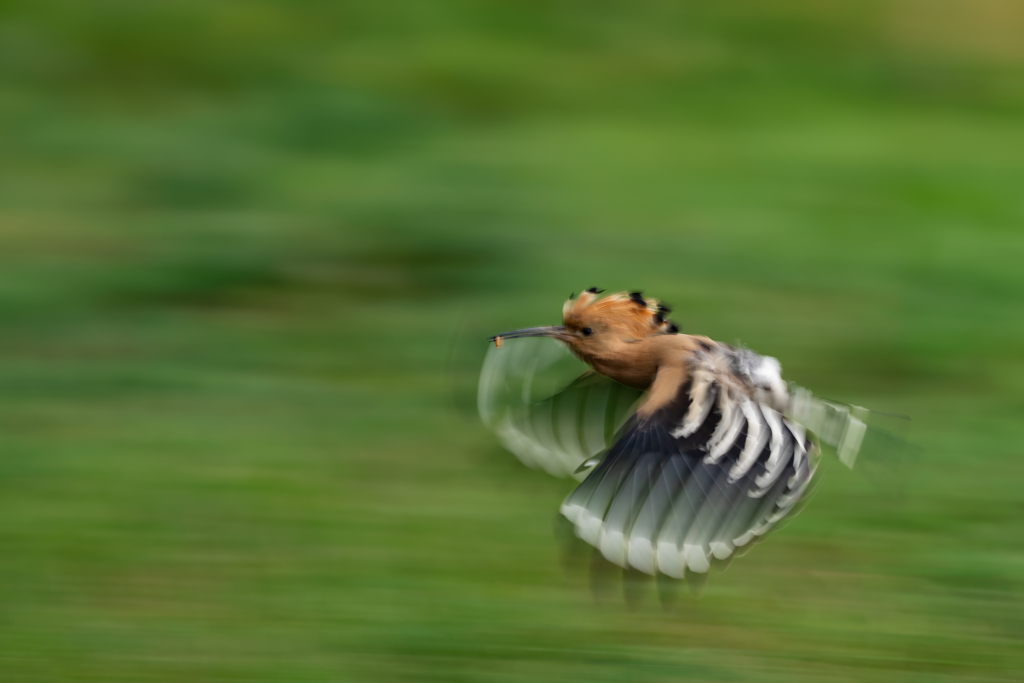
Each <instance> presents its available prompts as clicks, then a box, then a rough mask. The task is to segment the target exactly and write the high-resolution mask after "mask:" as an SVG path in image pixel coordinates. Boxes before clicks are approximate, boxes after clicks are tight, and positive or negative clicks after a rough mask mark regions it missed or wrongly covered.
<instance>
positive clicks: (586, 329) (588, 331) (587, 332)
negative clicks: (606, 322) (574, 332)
mask: <svg viewBox="0 0 1024 683" xmlns="http://www.w3.org/2000/svg"><path fill="white" fill-rule="evenodd" d="M581 332H583V336H584V337H589V336H590V335H592V334H594V331H593V330H592V329H590V328H589V327H584V328H583V329H582V330H581Z"/></svg>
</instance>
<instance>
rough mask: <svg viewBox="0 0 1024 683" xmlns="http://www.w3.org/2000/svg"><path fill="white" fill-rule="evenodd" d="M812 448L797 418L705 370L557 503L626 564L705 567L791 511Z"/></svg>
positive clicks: (627, 433)
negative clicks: (792, 418)
mask: <svg viewBox="0 0 1024 683" xmlns="http://www.w3.org/2000/svg"><path fill="white" fill-rule="evenodd" d="M812 452H815V451H814V449H813V446H812V444H811V442H810V441H809V439H808V438H807V435H806V433H805V431H804V429H803V427H801V426H800V425H799V424H798V423H796V422H794V421H792V420H790V419H788V418H786V417H785V416H783V415H782V414H780V413H779V412H777V411H776V410H775V409H773V408H771V407H769V406H768V405H766V403H762V402H758V401H756V400H754V399H751V398H749V396H747V395H746V394H744V393H742V392H736V391H735V390H731V389H729V388H728V387H727V386H725V385H723V384H722V383H719V382H718V381H715V380H714V378H713V377H710V376H706V375H705V376H703V377H698V378H696V379H694V380H693V381H691V382H690V384H689V385H687V386H686V387H683V388H682V390H681V392H680V396H679V398H678V399H677V401H676V402H675V403H674V404H673V405H670V406H668V407H666V408H663V409H662V410H660V411H658V412H656V413H655V414H654V415H652V416H651V417H650V418H649V419H648V420H646V421H644V422H641V421H639V420H638V419H637V418H636V417H635V416H634V417H633V418H631V419H630V421H629V422H628V423H627V425H626V426H625V427H624V428H623V430H622V431H621V432H620V435H619V438H618V440H617V441H616V442H615V444H614V445H613V446H612V447H611V449H610V450H609V451H608V454H607V456H606V457H605V458H604V459H603V460H602V461H601V463H600V464H599V465H597V466H596V467H595V468H594V469H593V471H592V472H591V473H590V475H589V476H588V477H587V478H586V480H585V481H584V482H583V483H582V484H580V486H579V487H578V488H577V489H576V490H575V491H573V492H572V493H571V494H570V495H569V496H568V498H566V500H565V502H564V503H563V504H562V508H561V511H562V514H563V515H564V516H565V517H566V518H567V519H568V520H569V521H570V522H572V523H573V525H574V526H575V528H576V533H577V535H578V536H579V537H580V538H582V539H583V540H584V541H586V542H587V543H589V544H591V545H593V546H594V547H596V548H598V549H599V550H600V551H601V553H602V554H603V555H604V557H605V558H607V559H608V560H610V561H611V562H614V563H616V564H618V565H620V566H622V567H633V568H635V569H638V570H640V571H643V572H646V573H648V574H656V573H658V572H660V573H663V574H666V575H668V576H671V577H674V578H682V577H683V576H684V574H685V572H687V571H690V572H697V573H704V572H706V571H708V569H709V567H710V563H711V561H712V559H713V558H717V559H719V560H725V559H727V558H729V557H730V556H731V555H732V554H733V552H734V551H735V550H736V548H739V547H742V546H745V545H747V544H748V543H750V542H751V541H753V540H754V539H755V538H757V537H759V536H762V535H764V534H765V533H767V532H768V531H769V530H770V529H771V528H772V527H773V526H774V525H775V524H776V523H777V522H778V521H779V520H781V519H782V518H784V517H785V516H786V515H787V514H789V513H790V512H791V511H792V510H793V508H794V506H795V505H796V503H797V502H798V501H799V500H800V498H801V496H802V495H803V494H804V492H805V490H806V489H807V486H808V484H809V483H810V481H811V478H812V476H813V474H814V470H815V466H816V463H817V459H816V457H815V458H812V457H811V454H812Z"/></svg>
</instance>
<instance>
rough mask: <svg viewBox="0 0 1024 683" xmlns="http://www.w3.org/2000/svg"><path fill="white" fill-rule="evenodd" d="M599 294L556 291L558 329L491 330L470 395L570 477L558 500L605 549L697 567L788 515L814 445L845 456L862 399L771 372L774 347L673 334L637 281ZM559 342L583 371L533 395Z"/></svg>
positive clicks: (862, 415)
mask: <svg viewBox="0 0 1024 683" xmlns="http://www.w3.org/2000/svg"><path fill="white" fill-rule="evenodd" d="M602 292H603V290H599V289H597V288H596V287H591V288H589V289H587V290H585V291H583V292H582V293H581V294H580V295H579V296H576V295H575V294H573V295H570V297H569V299H568V300H567V301H565V303H564V305H563V307H562V324H561V325H556V326H548V327H531V328H526V329H519V330H514V331H511V332H504V333H502V334H498V335H494V336H492V337H490V339H489V341H490V342H493V344H494V346H492V347H491V348H490V350H489V351H488V355H487V357H486V359H485V361H484V366H483V369H482V371H481V375H480V383H479V387H478V407H479V411H480V415H481V417H482V418H483V421H484V423H485V424H486V425H487V426H489V427H490V428H491V429H492V430H493V431H494V432H495V433H496V434H497V436H498V438H499V440H500V441H501V443H502V444H503V445H504V446H505V447H506V448H507V449H508V450H510V451H511V452H513V453H514V454H515V455H517V456H518V457H519V458H520V460H522V461H523V462H524V463H526V464H527V465H529V466H531V467H535V468H540V469H544V470H546V471H548V472H549V473H551V474H554V475H557V476H571V477H574V478H575V479H577V480H578V481H579V482H580V483H579V485H578V486H577V487H576V488H575V489H574V490H573V491H572V492H571V493H570V494H569V495H568V497H567V498H565V500H564V501H563V502H562V504H561V506H560V509H559V512H560V514H561V515H562V516H563V517H564V518H565V519H566V520H568V522H569V523H570V524H571V525H572V527H573V529H574V532H575V535H576V536H578V537H579V538H580V539H582V540H583V541H585V542H586V543H587V544H589V545H591V546H593V548H595V549H596V551H598V552H600V554H601V555H602V556H603V557H604V558H605V559H606V560H608V561H609V562H612V563H614V564H616V565H619V566H620V567H622V568H624V569H626V570H638V571H640V572H643V573H645V574H650V575H655V576H657V575H663V576H666V577H669V578H671V579H684V577H688V576H694V575H697V576H699V575H703V574H706V573H707V572H708V571H709V569H710V568H711V566H712V565H713V564H714V563H716V561H718V562H724V561H731V559H732V556H733V555H734V554H741V553H742V551H743V550H744V549H745V548H746V549H749V547H751V546H752V544H753V543H755V542H756V541H759V540H760V539H761V538H763V537H764V536H765V535H766V534H767V533H768V532H769V531H771V530H772V529H773V528H774V527H776V526H777V525H778V523H779V522H780V521H781V520H783V519H785V518H786V517H787V516H789V515H791V514H792V513H793V512H794V510H795V509H796V508H797V505H798V503H800V501H801V500H802V499H803V498H804V497H805V495H806V494H807V493H808V489H809V486H810V484H811V482H812V481H813V480H815V474H816V472H817V470H818V465H819V463H820V459H821V444H826V445H828V446H831V447H833V448H835V449H836V451H837V453H838V456H839V458H840V460H841V461H842V462H843V463H845V464H846V465H847V466H848V467H850V468H852V467H853V464H854V460H855V458H856V455H857V452H858V450H859V448H860V445H861V442H862V440H863V437H864V434H865V430H866V419H867V415H868V412H869V411H868V410H867V409H865V408H862V407H859V406H853V405H849V404H842V403H837V402H834V401H828V400H824V399H821V398H818V397H816V396H814V395H813V394H812V393H811V392H810V391H808V390H806V389H804V388H802V387H799V386H797V385H794V384H788V383H786V382H784V381H783V380H782V370H781V365H780V364H779V361H778V360H777V359H775V358H772V357H769V356H763V355H760V354H757V353H755V352H753V351H751V350H749V349H746V348H743V347H737V346H732V345H729V344H725V343H722V342H717V341H714V340H713V339H711V338H710V337H706V336H702V335H691V334H684V333H682V332H681V331H680V330H679V327H678V326H677V325H676V324H675V323H673V322H672V321H671V320H670V319H669V318H668V315H669V313H671V309H670V308H669V307H668V306H666V305H665V304H663V303H661V302H660V301H659V300H657V299H654V298H649V297H645V296H644V295H643V293H642V292H639V291H635V292H621V293H615V294H609V295H607V296H601V294H602ZM531 338H532V339H531ZM538 338H539V339H538ZM550 339H554V340H557V342H559V343H558V344H555V345H554V346H552V345H551V342H550V341H549V340H550ZM512 340H523V341H521V342H520V341H516V342H515V343H509V344H503V342H506V341H508V342H511V341H512ZM527 340H529V341H527ZM559 346H561V347H562V349H568V351H569V352H570V354H571V356H574V357H575V358H576V359H578V360H579V361H582V363H584V364H585V365H586V366H589V369H588V370H587V371H586V372H585V373H583V374H582V375H581V376H579V377H577V378H576V379H575V380H573V381H571V382H569V383H568V384H567V386H565V387H563V388H561V389H559V390H557V391H551V392H550V395H544V391H545V390H544V389H543V388H542V387H541V386H540V385H541V384H542V382H541V379H542V376H543V375H544V374H545V373H546V372H547V373H549V374H550V373H553V372H554V370H555V369H556V368H558V367H559V364H560V363H562V362H563V360H564V356H565V354H564V351H563V350H561V349H559ZM575 367H577V368H578V365H576V366H575ZM555 374H557V373H555ZM538 396H539V398H538Z"/></svg>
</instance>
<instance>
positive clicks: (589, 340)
mask: <svg viewBox="0 0 1024 683" xmlns="http://www.w3.org/2000/svg"><path fill="white" fill-rule="evenodd" d="M601 291H602V290H598V289H597V288H596V287H591V288H590V289H588V290H587V291H585V292H583V293H582V294H580V295H579V296H578V297H577V296H570V297H569V299H568V300H567V301H566V302H565V304H564V305H563V306H562V324H561V325H556V326H552V327H528V328H526V329H523V330H515V331H513V332H506V333H504V334H499V335H496V336H494V337H491V341H494V342H496V343H500V342H501V340H502V339H515V338H517V337H554V338H555V339H558V340H559V341H562V342H564V343H565V344H566V345H567V346H568V347H569V349H570V350H571V351H572V352H573V353H575V354H576V355H577V356H579V357H580V358H581V359H583V360H585V361H589V360H590V359H595V358H602V357H605V356H608V355H609V354H613V353H615V351H616V350H617V349H619V348H621V345H622V344H626V343H632V342H637V341H641V340H644V339H647V338H649V337H654V336H658V335H663V334H675V333H677V332H678V331H679V328H678V327H676V326H675V325H674V324H673V323H672V322H671V321H670V320H668V319H667V318H666V317H665V316H666V315H667V314H668V313H669V309H668V307H666V306H664V305H662V304H661V303H659V302H658V300H657V299H645V298H644V297H643V295H642V294H641V293H640V292H631V293H628V294H627V293H620V294H611V295H609V296H606V297H603V298H602V297H600V296H599V294H600V293H601Z"/></svg>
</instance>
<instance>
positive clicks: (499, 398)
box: [477, 338, 641, 479]
mask: <svg viewBox="0 0 1024 683" xmlns="http://www.w3.org/2000/svg"><path fill="white" fill-rule="evenodd" d="M573 378H576V379H575V380H574V379H573ZM640 395H641V392H639V391H637V390H636V389H630V388H629V387H626V386H623V385H621V384H619V383H618V382H614V381H612V380H610V379H608V378H607V377H603V376H601V375H598V374H595V373H593V372H589V371H588V368H587V367H586V366H585V365H584V364H582V363H580V362H579V361H578V360H576V359H575V358H573V357H572V356H571V355H570V354H569V353H568V352H567V351H566V350H565V349H564V348H563V347H562V346H561V345H560V344H558V342H556V341H555V340H553V339H540V338H537V339H534V338H527V339H516V340H514V341H509V342H507V343H506V344H505V345H504V346H503V347H502V348H497V347H491V348H490V349H489V351H488V352H487V357H486V359H485V360H484V366H483V370H482V371H481V373H480V385H479V389H478V393H477V405H478V408H479V411H480V417H481V418H482V419H483V421H484V424H485V425H487V426H488V427H489V428H491V429H492V430H493V431H494V432H495V434H496V435H497V436H498V438H499V439H500V440H501V443H502V445H503V446H505V448H507V449H508V450H510V451H512V453H514V454H515V455H516V457H518V458H519V459H520V460H521V461H522V462H523V463H524V464H526V465H527V466H529V467H532V468H539V469H543V470H544V471H546V472H549V473H550V474H553V475H555V476H559V477H564V476H573V477H576V478H577V479H583V477H585V476H586V473H585V472H579V471H578V470H579V468H580V465H582V464H583V463H584V462H586V461H587V460H588V459H591V458H593V457H594V456H597V455H598V454H600V453H602V452H604V451H605V450H606V449H607V448H608V446H609V444H610V443H611V442H612V439H613V437H614V435H615V433H616V432H617V430H618V429H619V428H620V427H621V426H622V424H623V423H624V422H625V421H626V418H627V417H628V416H629V414H630V413H631V412H632V410H633V406H634V404H635V403H636V401H637V399H638V398H639V397H640Z"/></svg>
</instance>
